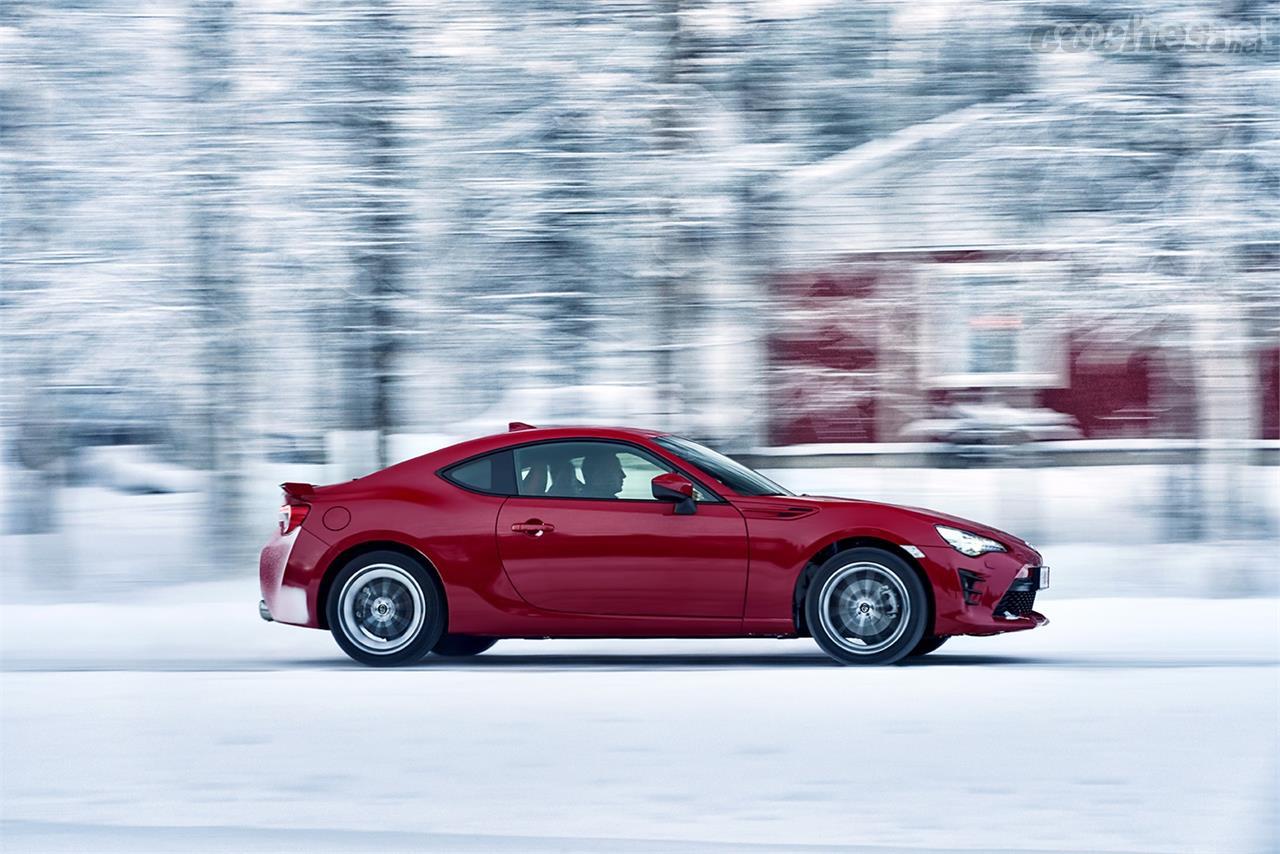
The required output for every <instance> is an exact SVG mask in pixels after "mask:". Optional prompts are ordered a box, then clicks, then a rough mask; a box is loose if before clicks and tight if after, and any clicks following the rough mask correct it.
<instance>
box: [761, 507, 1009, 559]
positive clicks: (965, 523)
mask: <svg viewBox="0 0 1280 854" xmlns="http://www.w3.org/2000/svg"><path fill="white" fill-rule="evenodd" d="M770 500H775V501H778V502H780V503H786V504H788V505H790V506H795V505H797V504H801V503H803V504H806V505H812V506H815V507H816V508H818V509H829V510H837V511H840V510H843V511H846V512H857V511H858V510H863V511H882V512H883V511H888V512H890V513H898V514H902V515H905V516H909V517H911V518H913V519H916V520H920V521H922V522H926V523H928V524H931V525H950V526H951V527H954V528H961V529H963V530H966V531H971V532H972V533H975V534H977V535H979V536H982V537H991V538H992V539H995V540H998V541H1000V542H1004V543H1009V544H1013V545H1020V546H1023V547H1025V548H1028V549H1032V550H1034V547H1033V546H1032V545H1031V544H1030V543H1028V542H1027V541H1026V540H1023V539H1022V538H1021V537H1017V536H1014V535H1013V534H1010V533H1009V532H1008V531H1002V530H1000V529H999V528H993V527H991V526H990V525H984V524H982V523H981V522H975V521H974V520H972V519H966V518H964V517H963V516H953V515H951V514H950V513H942V512H939V511H937V510H930V509H928V508H927V507H912V506H909V505H905V504H889V503H887V502H883V501H865V500H863V499H860V498H840V497H838V496H834V495H788V496H778V497H776V498H774V497H773V496H770Z"/></svg>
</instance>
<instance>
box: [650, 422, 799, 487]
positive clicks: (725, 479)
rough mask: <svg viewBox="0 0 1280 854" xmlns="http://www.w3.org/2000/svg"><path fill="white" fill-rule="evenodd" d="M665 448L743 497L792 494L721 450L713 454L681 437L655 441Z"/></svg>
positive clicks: (711, 451)
mask: <svg viewBox="0 0 1280 854" xmlns="http://www.w3.org/2000/svg"><path fill="white" fill-rule="evenodd" d="M654 441H655V442H657V443H658V444H659V445H661V446H662V447H664V448H666V449H667V450H668V451H671V452H672V453H673V454H675V455H676V456H678V457H679V458H680V459H682V460H684V461H685V462H688V463H690V464H692V465H694V466H696V467H698V468H699V469H701V470H702V471H704V472H706V473H707V474H709V475H711V476H712V477H714V478H715V479H716V480H718V481H720V482H721V483H723V484H724V485H725V486H727V487H729V488H730V489H732V490H733V491H734V492H736V493H738V494H739V495H792V494H794V493H791V492H789V491H787V490H786V489H783V488H782V487H781V486H778V484H776V483H774V482H773V481H771V480H769V478H767V477H765V476H764V475H762V474H760V472H758V471H753V470H752V469H749V468H747V467H746V466H744V465H743V464H742V463H740V462H737V461H736V460H731V459H729V458H728V457H726V456H725V455H724V454H722V453H720V452H719V451H713V450H711V449H710V448H708V447H706V446H705V445H699V444H698V443H697V442H690V441H689V440H688V439H682V438H680V437H679V436H659V437H658V438H656V439H654Z"/></svg>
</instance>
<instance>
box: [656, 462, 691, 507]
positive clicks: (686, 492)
mask: <svg viewBox="0 0 1280 854" xmlns="http://www.w3.org/2000/svg"><path fill="white" fill-rule="evenodd" d="M652 486H653V497H654V498H656V499H658V500H659V501H672V502H674V503H675V505H676V508H675V509H676V515H677V516H688V515H690V514H692V513H697V512H698V503H697V502H696V501H694V500H693V484H692V483H690V482H689V480H688V479H687V478H685V477H684V476H683V475H678V474H676V473H675V472H667V473H666V474H660V475H658V476H657V477H655V478H654V479H653V482H652Z"/></svg>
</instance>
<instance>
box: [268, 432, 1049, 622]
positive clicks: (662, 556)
mask: <svg viewBox="0 0 1280 854" xmlns="http://www.w3.org/2000/svg"><path fill="white" fill-rule="evenodd" d="M658 435H661V434H658V433H654V432H650V431H641V430H625V429H613V428H599V427H590V428H554V429H522V430H519V431H515V432H512V433H506V434H501V435H497V436H488V437H484V438H481V439H475V440H472V441H469V442H464V443H462V444H459V445H454V446H452V447H449V448H445V449H443V450H440V451H436V452H434V453H431V454H427V455H425V456H422V457H418V458H416V459H413V460H409V461H406V462H404V463H400V464H398V465H395V466H391V467H389V468H387V469H383V470H382V471H379V472H376V473H374V474H371V475H368V476H367V477H363V478H359V479H357V480H353V481H350V482H347V483H343V484H335V485H332V486H321V487H313V488H312V491H311V492H310V493H308V494H307V496H306V500H307V502H308V503H309V504H311V508H312V509H311V511H310V512H309V513H308V515H307V517H306V519H305V521H304V522H303V524H302V526H301V527H300V528H298V529H296V530H294V531H292V532H290V533H289V534H288V535H284V536H282V535H280V534H279V533H278V532H277V533H276V534H274V535H273V536H272V538H271V540H270V542H269V543H268V544H267V546H266V547H265V548H264V549H263V551H262V556H261V559H260V565H259V570H260V580H261V586H262V596H263V599H264V600H265V602H266V604H267V607H268V609H269V611H270V613H271V615H272V617H273V618H274V619H276V620H278V621H280V622H286V623H293V624H297V625H305V626H311V627H315V628H322V627H325V618H324V596H325V593H326V587H325V580H326V578H327V577H329V576H330V575H331V574H332V573H333V572H335V571H337V570H338V569H340V568H341V566H342V564H343V563H344V562H345V560H346V558H345V556H346V555H348V554H350V553H352V551H353V550H356V549H361V548H375V547H379V546H384V545H385V544H388V543H390V544H395V545H396V547H399V548H404V549H409V550H412V551H413V552H416V553H417V554H419V555H421V556H422V558H423V559H425V560H426V561H427V562H428V563H429V564H430V565H431V567H432V568H434V569H435V571H436V573H437V574H438V576H439V578H440V581H441V584H442V587H443V589H444V594H445V600H446V603H447V607H448V631H450V632H453V633H457V634H473V635H484V636H491V637H735V636H751V635H778V636H784V635H794V634H796V633H797V628H796V623H795V613H796V610H795V606H796V592H797V582H798V581H799V579H800V577H801V574H802V573H803V571H804V569H805V567H806V565H807V564H808V563H809V562H810V561H812V560H814V558H815V556H817V555H819V553H820V552H822V551H823V550H824V549H827V548H828V547H831V546H833V545H834V544H836V543H840V542H842V541H849V540H863V541H866V540H874V541H877V542H881V543H883V544H887V545H889V546H890V547H897V548H899V549H901V548H902V547H906V546H912V547H915V548H916V549H919V550H920V551H921V552H922V553H923V554H924V557H923V558H919V559H914V563H915V564H916V565H917V566H918V567H919V568H920V569H921V571H922V572H923V574H924V575H925V577H926V579H927V581H928V582H929V585H928V586H929V588H930V590H931V593H932V598H933V606H934V625H933V629H932V631H933V633H935V634H945V635H955V634H975V635H983V634H995V633H999V632H1008V631H1019V630H1023V629H1029V628H1034V627H1035V626H1037V625H1039V624H1041V622H1043V618H1039V617H1038V615H1033V616H1028V617H1025V618H1021V619H1018V620H1007V619H1000V618H996V617H994V616H993V613H992V612H993V609H994V608H995V605H996V603H997V602H998V601H999V599H1000V597H1001V596H1002V595H1003V594H1004V592H1005V591H1006V590H1007V588H1008V587H1009V584H1010V583H1011V582H1012V581H1013V579H1014V576H1015V575H1016V574H1017V573H1018V571H1019V570H1020V569H1021V568H1022V567H1023V566H1028V565H1031V566H1034V565H1038V564H1039V563H1040V556H1039V554H1037V553H1036V552H1035V550H1034V549H1032V548H1031V547H1030V546H1028V545H1027V544H1026V543H1024V542H1022V541H1021V540H1019V539H1017V538H1016V537H1012V536H1010V535H1009V534H1005V533H1003V532H1000V531H996V530H993V529H991V528H989V527H987V526H984V525H978V524H976V523H973V522H969V521H966V520H963V519H956V518H955V517H951V516H947V515H945V514H940V513H933V512H931V511H927V510H920V509H917V508H909V507H897V506H893V505H887V504H878V503H874V502H867V501H856V500H851V499H841V498H819V497H813V496H790V495H788V496H763V497H747V496H740V495H736V494H735V493H734V492H733V491H732V490H731V489H729V488H727V487H726V486H724V485H723V484H720V483H719V482H718V481H716V480H715V479H714V478H713V477H711V476H710V475H709V474H708V473H706V472H703V471H700V470H699V469H697V468H696V467H694V466H692V465H691V464H689V463H687V462H685V461H683V460H681V459H680V458H679V457H677V456H674V455H673V454H672V453H670V452H668V451H667V450H666V449H664V448H663V447H661V446H659V445H657V444H655V443H654V442H653V441H652V440H653V438H654V437H656V436H658ZM554 439H580V440H592V439H597V440H608V441H613V442H624V443H627V444H631V445H638V446H640V447H642V448H644V449H645V450H646V451H647V452H648V453H649V454H650V455H652V456H655V457H658V458H660V459H662V460H665V461H666V462H668V463H670V464H671V465H672V466H673V467H674V468H675V469H676V470H677V471H679V472H680V473H681V474H683V475H685V476H686V477H688V478H689V479H691V480H692V481H694V482H696V483H698V484H700V488H702V489H704V490H705V491H707V492H711V493H714V494H716V495H717V496H718V498H719V500H718V501H710V502H700V503H699V504H698V505H697V512H696V513H694V514H691V515H679V514H676V513H675V511H674V507H675V505H674V504H672V503H670V502H664V501H636V500H630V501H624V500H612V499H599V498H567V497H562V498H553V497H547V496H540V497H533V496H507V495H490V494H484V493H481V492H477V491H473V490H470V489H466V488H463V487H462V486H459V485H458V484H456V483H453V482H451V481H449V480H447V479H446V478H445V477H443V476H442V475H441V474H440V472H441V470H443V469H446V468H448V467H449V466H451V465H453V464H455V463H458V462H462V461H465V460H468V459H471V458H473V457H476V456H479V455H482V454H486V453H489V452H493V451H498V450H501V449H504V448H507V447H513V446H516V445H523V444H530V443H536V442H543V441H547V440H554ZM334 508H342V509H343V510H344V511H345V512H346V513H349V514H350V521H349V522H348V523H347V524H346V525H345V526H343V527H342V529H341V530H338V531H334V530H330V529H329V528H328V527H326V526H325V525H324V523H323V521H322V520H323V519H325V518H329V519H331V520H332V519H333V518H334V515H332V514H330V513H329V511H330V510H332V509H334ZM935 524H948V525H955V526H957V527H963V528H965V529H966V530H970V531H973V532H974V533H976V534H979V535H981V536H986V537H991V538H993V539H996V540H998V541H999V542H1001V543H1002V544H1004V545H1005V546H1006V548H1008V552H1007V553H1001V554H990V555H985V556H983V557H980V558H967V557H965V556H964V555H962V554H960V553H959V552H957V551H955V550H953V549H952V548H951V547H950V546H948V545H947V544H946V543H945V542H944V541H943V540H942V539H941V537H940V536H939V534H938V533H937V531H936V530H935V529H934V525H935ZM513 526H517V528H516V529H513ZM959 569H966V570H969V571H971V572H974V573H977V574H978V575H980V576H981V577H982V578H983V583H982V584H981V586H980V591H979V593H980V595H979V600H978V602H977V604H973V605H967V604H965V601H964V596H963V595H962V591H961V588H960V581H959V576H958V574H957V570H959Z"/></svg>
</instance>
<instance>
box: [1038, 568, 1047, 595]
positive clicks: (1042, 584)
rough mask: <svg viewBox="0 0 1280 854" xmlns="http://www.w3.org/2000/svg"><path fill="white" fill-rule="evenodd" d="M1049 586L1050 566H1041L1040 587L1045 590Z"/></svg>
mask: <svg viewBox="0 0 1280 854" xmlns="http://www.w3.org/2000/svg"><path fill="white" fill-rule="evenodd" d="M1048 586H1049V567H1047V566H1042V567H1040V589H1041V590H1044V589H1045V588H1046V587H1048Z"/></svg>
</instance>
